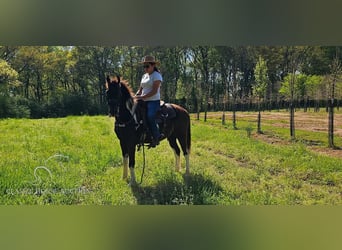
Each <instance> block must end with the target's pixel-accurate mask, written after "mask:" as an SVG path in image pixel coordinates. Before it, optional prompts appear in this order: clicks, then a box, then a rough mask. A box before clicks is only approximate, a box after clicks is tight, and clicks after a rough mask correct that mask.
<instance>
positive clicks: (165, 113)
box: [156, 101, 177, 123]
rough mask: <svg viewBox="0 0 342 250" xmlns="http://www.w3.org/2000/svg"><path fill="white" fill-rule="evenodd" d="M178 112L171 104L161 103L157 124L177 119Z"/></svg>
mask: <svg viewBox="0 0 342 250" xmlns="http://www.w3.org/2000/svg"><path fill="white" fill-rule="evenodd" d="M176 116H177V113H176V110H175V109H174V108H173V107H172V105H171V104H170V103H165V102H163V101H161V102H160V110H159V111H158V112H157V117H156V120H157V123H163V122H165V121H166V120H172V119H173V118H176Z"/></svg>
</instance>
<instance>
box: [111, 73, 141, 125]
mask: <svg viewBox="0 0 342 250" xmlns="http://www.w3.org/2000/svg"><path fill="white" fill-rule="evenodd" d="M116 77H117V79H118V82H114V83H113V82H112V81H111V80H110V78H109V76H107V83H108V89H107V91H106V97H107V102H108V105H109V107H110V113H111V115H114V117H115V127H119V128H124V127H127V126H128V125H130V124H131V123H134V121H135V120H134V116H133V115H132V114H131V113H130V112H129V110H127V111H128V113H129V115H130V117H131V118H130V119H129V120H128V121H122V120H121V118H120V106H121V105H122V106H125V105H124V104H123V100H122V96H123V95H122V84H121V82H120V77H119V76H118V75H116ZM113 88H116V89H115V90H114V89H113ZM113 91H115V95H113ZM113 109H114V110H113Z"/></svg>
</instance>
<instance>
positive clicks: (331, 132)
mask: <svg viewBox="0 0 342 250" xmlns="http://www.w3.org/2000/svg"><path fill="white" fill-rule="evenodd" d="M328 102H329V108H328V109H329V124H328V127H329V128H328V137H329V147H330V148H335V145H334V99H331V100H329V101H328Z"/></svg>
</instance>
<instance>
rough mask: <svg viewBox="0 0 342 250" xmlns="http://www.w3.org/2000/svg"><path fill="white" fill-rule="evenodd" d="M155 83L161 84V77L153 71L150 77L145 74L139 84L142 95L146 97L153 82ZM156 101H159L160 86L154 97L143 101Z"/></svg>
mask: <svg viewBox="0 0 342 250" xmlns="http://www.w3.org/2000/svg"><path fill="white" fill-rule="evenodd" d="M155 81H161V82H162V81H163V77H162V75H161V74H160V73H159V72H157V71H153V73H152V74H151V75H150V74H148V73H146V74H144V75H143V76H142V78H141V83H140V85H141V87H142V88H143V89H142V95H146V94H148V93H150V92H151V91H152V89H153V82H155ZM160 85H161V84H160ZM157 100H160V86H159V88H158V90H157V93H156V94H155V95H153V96H151V97H149V98H146V99H145V101H157Z"/></svg>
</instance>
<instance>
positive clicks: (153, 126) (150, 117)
mask: <svg viewBox="0 0 342 250" xmlns="http://www.w3.org/2000/svg"><path fill="white" fill-rule="evenodd" d="M146 108H147V114H146V116H147V123H148V126H149V128H150V130H151V133H152V136H153V139H155V140H156V139H159V137H160V133H159V129H158V126H157V123H156V115H157V112H158V110H159V109H160V100H157V101H146Z"/></svg>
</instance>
